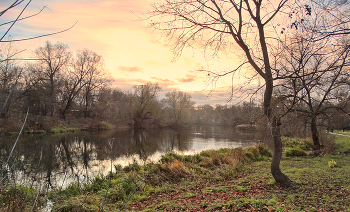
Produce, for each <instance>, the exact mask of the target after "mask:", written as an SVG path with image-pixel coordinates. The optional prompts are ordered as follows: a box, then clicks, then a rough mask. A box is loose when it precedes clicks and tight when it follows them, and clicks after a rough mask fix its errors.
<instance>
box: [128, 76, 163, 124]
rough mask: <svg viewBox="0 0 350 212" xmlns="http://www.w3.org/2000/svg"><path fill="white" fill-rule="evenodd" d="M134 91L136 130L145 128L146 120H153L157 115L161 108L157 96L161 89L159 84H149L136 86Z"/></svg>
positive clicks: (133, 105)
mask: <svg viewBox="0 0 350 212" xmlns="http://www.w3.org/2000/svg"><path fill="white" fill-rule="evenodd" d="M132 90H133V91H132V92H133V94H132V100H133V101H132V112H133V120H134V128H143V125H144V122H145V120H147V119H151V118H152V116H154V115H155V113H157V109H158V108H157V107H159V103H158V101H157V95H158V93H159V91H160V90H161V87H159V85H158V84H153V83H147V84H145V85H136V86H134V87H133V88H132ZM159 109H160V108H159ZM158 111H159V110H158Z"/></svg>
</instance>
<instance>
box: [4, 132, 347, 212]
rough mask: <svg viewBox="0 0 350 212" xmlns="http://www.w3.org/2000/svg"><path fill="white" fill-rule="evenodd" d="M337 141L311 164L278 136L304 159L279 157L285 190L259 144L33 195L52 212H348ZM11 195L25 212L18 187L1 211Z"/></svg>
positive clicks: (343, 148)
mask: <svg viewBox="0 0 350 212" xmlns="http://www.w3.org/2000/svg"><path fill="white" fill-rule="evenodd" d="M335 141H336V144H337V148H336V150H335V151H333V154H328V153H326V155H324V156H322V157H316V158H313V157H312V156H310V153H311V152H309V144H308V143H309V142H310V141H309V140H307V139H289V138H284V142H285V150H291V149H298V150H299V151H304V152H305V154H306V155H307V156H303V157H294V156H293V157H283V158H282V161H281V169H282V171H283V172H284V173H285V174H287V175H288V176H289V177H290V178H291V180H293V181H294V182H295V186H294V187H291V188H286V187H282V186H280V185H278V184H276V183H275V182H274V180H273V178H272V176H271V174H270V170H269V169H270V168H269V167H270V160H271V157H270V154H269V152H268V151H267V149H266V148H265V147H264V146H262V145H259V146H257V147H255V148H247V149H244V150H243V149H240V148H239V149H221V150H218V151H204V152H202V153H200V154H197V155H176V154H173V153H169V154H167V155H165V156H163V157H162V159H161V161H160V162H159V163H149V164H146V165H145V166H141V165H139V164H137V163H133V164H130V165H129V166H127V167H124V168H122V167H121V166H116V167H113V174H112V175H108V176H100V177H96V178H94V179H93V180H92V181H91V182H90V183H88V184H83V183H80V184H79V183H74V184H71V185H70V186H68V187H67V188H66V189H63V190H61V191H60V189H59V188H58V189H57V190H55V191H52V192H50V193H49V194H48V195H45V194H42V195H39V200H40V201H41V203H44V202H45V199H46V198H47V197H48V198H50V200H51V203H53V204H54V205H55V206H54V208H55V211H78V210H80V211H98V210H101V208H102V205H103V210H104V211H120V209H123V211H142V210H143V211H170V210H172V211H185V210H189V211H215V210H217V211H249V210H250V211H254V210H255V211H322V210H323V211H332V210H336V211H346V210H348V208H349V207H350V205H349V202H350V201H349V200H350V186H349V185H350V179H349V178H348V176H349V175H350V164H349V159H350V156H349V155H348V154H347V152H348V151H349V150H350V138H349V137H346V136H335ZM291 152H296V151H291ZM324 154H325V153H324ZM10 191H12V193H13V194H16V197H17V198H16V199H15V198H13V200H12V202H13V204H12V207H16V206H17V205H18V207H19V205H21V204H18V203H20V202H21V201H23V199H24V198H25V196H26V195H25V194H26V193H29V195H28V198H27V199H28V200H27V201H26V202H27V203H28V205H26V207H27V208H29V207H31V206H30V203H31V204H32V203H33V202H34V199H35V194H36V193H35V191H30V192H27V191H29V190H28V188H22V187H18V188H16V189H12V190H11V189H8V190H7V193H6V192H5V190H2V194H3V195H1V197H0V198H1V201H0V202H3V203H4V204H3V205H1V207H2V209H4V210H5V211H6V208H8V207H9V206H8V205H9V204H8V203H9V202H6V201H7V200H8V199H4V197H7V196H9V195H7V194H9V192H10ZM3 192H5V193H3ZM4 194H5V195H4ZM106 194H107V195H106ZM56 200H57V201H56ZM5 202H6V203H7V204H6V205H5ZM10 203H11V202H10ZM15 203H17V205H16V204H15ZM10 205H11V204H10Z"/></svg>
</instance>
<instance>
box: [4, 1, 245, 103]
mask: <svg viewBox="0 0 350 212" xmlns="http://www.w3.org/2000/svg"><path fill="white" fill-rule="evenodd" d="M7 1H8V0H6V1H5V2H7ZM153 1H154V0H153ZM8 2H10V1H8ZM151 2H152V0H130V1H126V0H95V1H92V0H89V1H87V0H73V1H68V0H50V1H43V0H37V1H33V3H31V5H30V6H29V7H28V9H27V10H26V11H25V13H24V14H23V16H26V15H30V14H33V13H35V12H37V11H39V8H41V7H43V6H47V7H48V8H49V9H45V10H44V11H43V12H42V13H41V14H40V15H38V16H36V17H33V18H31V19H28V20H26V21H23V22H21V23H18V24H17V25H15V27H14V28H13V30H12V31H11V32H10V33H9V34H10V35H12V36H13V37H14V38H15V39H19V38H23V37H29V36H36V35H40V34H43V33H52V32H55V31H60V30H63V29H65V28H68V27H70V26H72V25H73V24H74V23H75V22H77V21H78V23H77V24H76V25H75V26H74V27H73V28H72V29H71V30H69V31H67V32H64V33H62V34H58V35H54V36H50V37H45V38H40V39H35V40H31V41H25V42H21V43H18V44H16V45H17V46H18V48H19V49H26V51H25V53H24V54H23V55H22V57H31V56H33V51H34V50H35V49H36V48H38V47H40V46H43V45H44V43H45V41H46V40H50V41H51V42H53V43H55V42H62V43H65V44H68V45H69V47H70V49H71V50H73V51H75V50H77V49H83V48H86V49H89V50H92V51H95V52H96V53H97V54H100V55H102V56H103V58H104V60H105V65H106V68H107V69H108V70H109V71H110V72H111V73H112V75H113V77H114V79H115V81H114V82H113V86H114V87H118V88H120V89H122V90H129V89H130V88H131V87H132V86H133V85H137V84H144V83H147V82H149V81H150V82H154V83H155V82H157V83H159V84H160V86H161V87H162V88H163V91H162V94H161V95H160V97H162V96H164V93H166V92H168V91H171V90H173V89H179V90H182V91H185V92H189V93H190V94H191V95H192V97H193V100H194V101H195V102H196V103H197V105H203V104H211V105H213V106H214V105H215V104H226V103H227V99H228V98H229V94H228V92H229V90H230V84H231V81H232V79H231V76H230V77H226V78H223V79H220V80H219V81H218V83H217V85H216V89H215V91H214V92H213V93H211V95H210V96H208V94H209V93H210V90H211V88H212V86H211V85H209V86H208V85H207V84H206V82H205V80H206V77H205V75H203V74H198V73H197V72H195V70H197V69H203V68H204V69H209V70H216V71H222V70H227V69H228V68H230V67H232V61H233V60H232V58H226V57H225V58H221V59H211V60H205V59H204V57H203V53H202V50H201V49H198V50H188V51H185V52H183V55H182V56H181V57H180V58H179V59H177V60H176V61H175V62H172V59H173V55H172V52H171V44H169V43H167V42H166V40H165V39H163V38H161V37H160V36H159V33H157V32H155V31H154V30H153V29H150V28H147V27H146V26H147V23H146V22H143V21H140V19H139V18H138V16H140V15H141V13H142V12H146V11H147V10H148V9H150V3H151ZM23 6H24V5H23ZM12 12H13V14H12V16H13V17H14V15H15V14H16V13H14V12H17V14H18V11H12ZM10 15H11V13H8V14H7V18H9V17H10ZM2 19H4V18H3V17H2ZM3 21H4V20H1V21H0V22H3ZM0 30H1V31H0V32H3V29H0ZM1 34H3V33H1ZM247 101H249V99H247Z"/></svg>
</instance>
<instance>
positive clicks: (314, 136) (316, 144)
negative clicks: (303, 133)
mask: <svg viewBox="0 0 350 212" xmlns="http://www.w3.org/2000/svg"><path fill="white" fill-rule="evenodd" d="M311 134H312V141H313V142H314V154H315V156H318V155H320V149H321V144H320V139H319V137H318V131H317V122H316V116H312V117H311Z"/></svg>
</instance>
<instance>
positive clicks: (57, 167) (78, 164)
mask: <svg viewBox="0 0 350 212" xmlns="http://www.w3.org/2000/svg"><path fill="white" fill-rule="evenodd" d="M193 131H197V132H199V131H203V132H204V131H205V137H209V138H216V139H222V138H224V139H227V138H230V137H242V138H243V139H247V138H248V137H245V135H237V133H236V132H234V131H233V130H232V129H230V128H226V129H225V128H215V127H214V128H213V127H210V126H206V127H203V126H202V127H197V128H196V129H195V130H193V129H192V130H191V129H183V130H177V131H174V130H169V129H163V130H155V129H154V130H130V129H125V130H118V131H102V132H84V131H82V132H78V133H74V134H64V135H31V136H22V137H21V138H20V140H19V142H18V144H17V146H16V148H15V150H14V153H13V157H12V158H11V160H10V166H11V164H14V169H15V170H16V175H18V176H20V178H22V179H27V180H28V181H30V180H31V179H32V178H33V177H34V176H41V175H38V173H40V172H43V176H44V177H45V181H46V182H47V183H48V184H50V185H52V186H55V187H56V186H60V184H58V183H59V181H62V180H63V179H62V178H63V177H64V175H65V173H67V176H68V178H70V179H71V180H73V179H74V180H84V179H85V180H88V178H89V175H90V176H91V175H92V170H94V168H95V170H96V168H99V169H100V168H101V166H99V165H98V164H99V163H100V162H103V161H109V160H110V159H112V160H116V159H117V158H120V157H123V156H126V157H129V156H134V155H138V157H139V158H140V159H141V160H142V161H147V160H148V159H149V158H150V156H152V155H154V154H155V153H156V152H168V151H172V150H180V151H182V150H188V149H189V148H190V144H191V142H192V141H191V140H192V138H193ZM244 137H245V138H244ZM112 138H114V142H113V148H112V150H113V152H112V154H111V146H110V145H109V141H110V140H111V139H112ZM248 139H249V140H252V138H251V137H250V138H248ZM14 140H15V138H11V137H2V138H1V140H0V148H1V151H0V160H1V161H6V159H7V157H8V155H9V152H10V151H11V148H12V145H13V143H14ZM41 154H42V160H41V162H40V166H38V165H39V161H40V155H41ZM108 170H109V168H108V169H107V171H108Z"/></svg>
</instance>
